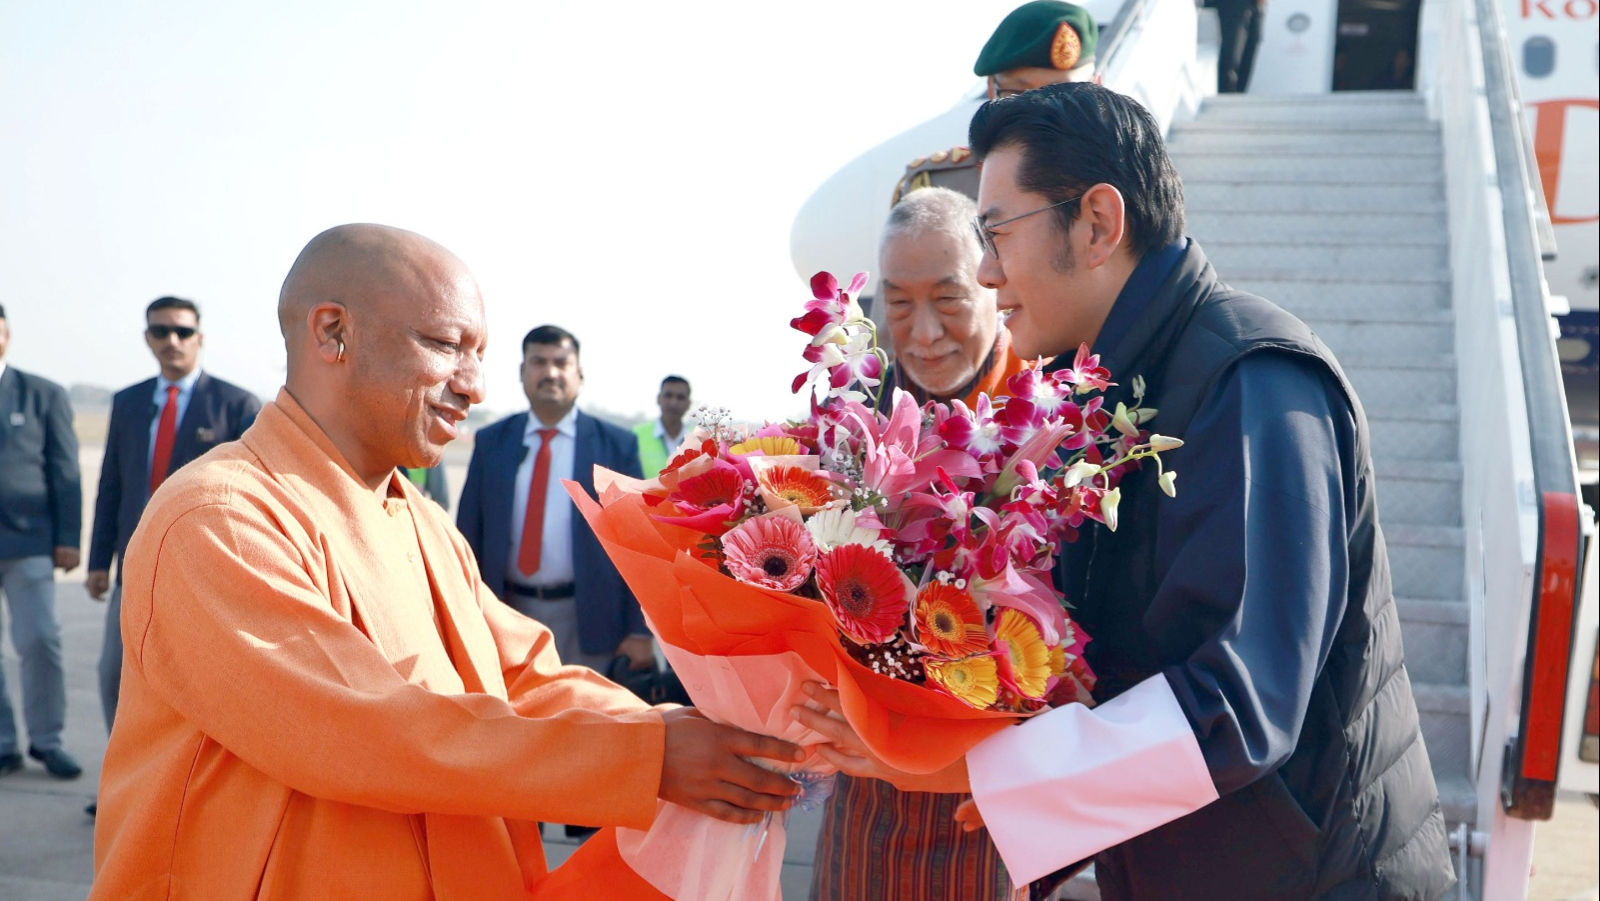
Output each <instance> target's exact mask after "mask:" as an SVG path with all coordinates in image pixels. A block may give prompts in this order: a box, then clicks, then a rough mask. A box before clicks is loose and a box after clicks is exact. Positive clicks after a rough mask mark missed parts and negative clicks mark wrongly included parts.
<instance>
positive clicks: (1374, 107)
mask: <svg viewBox="0 0 1600 901" xmlns="http://www.w3.org/2000/svg"><path fill="white" fill-rule="evenodd" d="M1168 146H1169V149H1170V152H1171V155H1172V159H1173V163H1174V165H1176V167H1177V169H1178V172H1179V174H1180V175H1181V176H1182V177H1183V186H1184V196H1185V199H1186V201H1187V208H1188V232H1189V234H1190V235H1191V236H1193V237H1194V239H1195V240H1196V241H1198V242H1199V244H1200V245H1201V246H1202V247H1203V248H1204V249H1205V252H1206V254H1207V255H1208V256H1209V257H1210V259H1211V262H1212V264H1213V265H1214V266H1215V267H1216V270H1217V272H1218V273H1219V274H1220V276H1221V277H1222V279H1223V280H1224V281H1226V282H1228V283H1229V284H1231V285H1233V286H1234V287H1236V288H1239V289H1241V290H1244V291H1249V292H1251V293H1254V294H1259V295H1261V296H1262V297H1266V298H1268V299H1269V300H1272V301H1273V302H1275V303H1277V304H1278V305H1280V306H1282V307H1284V308H1285V309H1287V310H1288V311H1289V312H1291V313H1293V314H1295V315H1296V316H1298V317H1300V318H1301V319H1302V320H1304V321H1305V322H1306V323H1307V324H1309V325H1310V326H1311V328H1312V329H1313V330H1314V331H1315V332H1316V333H1317V335H1318V336H1320V337H1321V338H1322V340H1323V341H1324V342H1325V343H1326V344H1327V345H1328V346H1329V347H1330V348H1332V350H1333V352H1334V354H1335V356H1337V358H1338V360H1339V363H1340V365H1341V366H1342V367H1343V368H1344V370H1345V372H1346V374H1347V375H1348V376H1349V378H1350V380H1351V382H1352V383H1353V384H1354V386H1355V389H1356V392H1357V394H1358V395H1359V396H1360V398H1361V403H1362V405H1363V406H1364V407H1365V408H1366V414H1367V421H1368V424H1369V426H1370V431H1371V436H1372V455H1373V464H1374V466H1375V468H1376V470H1377V475H1378V511H1379V513H1378V515H1379V522H1380V523H1381V525H1382V528H1383V533H1384V537H1385V539H1386V540H1387V542H1388V548H1389V557H1390V562H1391V566H1392V570H1393V579H1394V591H1395V595H1396V597H1397V599H1398V602H1399V606H1400V619H1401V623H1402V633H1403V638H1404V642H1405V650H1406V666H1407V669H1408V670H1409V671H1410V676H1411V680H1412V689H1413V692H1414V693H1415V695H1416V699H1417V706H1418V708H1419V709H1420V712H1421V714H1422V725H1423V734H1424V737H1425V739H1426V741H1427V745H1428V753H1429V756H1430V757H1431V759H1432V762H1433V770H1434V776H1435V778H1436V780H1437V781H1438V783H1439V789H1440V794H1441V798H1442V800H1443V803H1444V808H1445V817H1446V819H1447V820H1448V821H1449V825H1450V826H1451V827H1452V828H1454V827H1455V826H1456V825H1457V824H1459V823H1463V822H1464V823H1468V824H1471V823H1473V822H1474V821H1475V820H1476V813H1475V800H1474V791H1473V787H1472V784H1471V781H1470V779H1469V772H1470V753H1469V748H1470V744H1471V729H1470V719H1469V708H1470V704H1469V693H1468V687H1467V654H1468V645H1469V640H1468V619H1469V617H1468V607H1467V604H1466V603H1465V602H1464V598H1465V593H1464V573H1465V560H1466V554H1465V550H1466V549H1465V538H1464V535H1465V532H1464V530H1463V528H1462V523H1461V518H1462V502H1461V482H1462V464H1461V449H1460V438H1459V429H1458V423H1459V419H1460V415H1459V406H1458V400H1457V360H1456V356H1455V338H1454V328H1455V326H1454V317H1453V314H1452V312H1451V273H1450V227H1449V222H1448V217H1447V214H1446V200H1445V186H1444V176H1443V169H1444V166H1443V162H1442V146H1441V138H1440V130H1439V126H1438V124H1437V123H1435V122H1431V121H1429V118H1428V114H1427V109H1426V107H1425V104H1424V102H1423V100H1422V99H1421V98H1420V97H1419V96H1418V95H1416V94H1415V93H1413V92H1410V91H1404V92H1377V93H1361V94H1351V93H1346V94H1326V95H1313V96H1281V95H1280V96H1272V95H1227V96H1214V97H1209V98H1207V99H1206V100H1205V101H1204V103H1203V104H1202V105H1201V107H1200V111H1199V114H1198V115H1197V116H1196V117H1195V118H1194V119H1192V120H1190V121H1188V122H1183V123H1177V124H1174V126H1173V128H1172V131H1171V134H1170V136H1169V142H1168Z"/></svg>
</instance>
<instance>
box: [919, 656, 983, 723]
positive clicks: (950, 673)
mask: <svg viewBox="0 0 1600 901" xmlns="http://www.w3.org/2000/svg"><path fill="white" fill-rule="evenodd" d="M922 668H923V671H924V672H926V673H927V674H928V681H930V682H932V683H934V684H935V685H937V686H939V687H940V688H942V689H944V690H945V691H947V692H949V693H950V694H951V695H952V696H953V697H955V698H956V699H958V700H960V701H964V702H966V703H967V704H970V705H971V706H973V707H976V708H978V709H979V710H984V709H987V708H989V707H993V706H994V702H995V701H996V700H998V699H999V697H1000V678H999V670H998V668H997V667H996V665H995V660H994V657H993V656H991V655H989V654H983V655H980V656H977V657H966V658H963V659H961V660H940V659H938V658H935V657H924V658H922Z"/></svg>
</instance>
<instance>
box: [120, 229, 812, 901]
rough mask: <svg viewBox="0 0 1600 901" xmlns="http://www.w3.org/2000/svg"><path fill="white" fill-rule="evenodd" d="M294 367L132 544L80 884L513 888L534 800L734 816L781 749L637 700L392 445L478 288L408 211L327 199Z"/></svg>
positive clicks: (474, 329) (378, 891) (286, 303)
mask: <svg viewBox="0 0 1600 901" xmlns="http://www.w3.org/2000/svg"><path fill="white" fill-rule="evenodd" d="M278 314H279V323H280V327H281V329H282V331H283V335H284V341H285V345H286V347H287V351H288V378H287V381H286V384H285V386H284V388H283V389H282V390H281V391H280V392H279V393H278V396H277V398H276V399H275V400H274V401H273V402H272V403H270V404H268V405H267V406H266V407H265V408H264V409H263V410H262V412H261V414H260V417H259V418H258V419H257V420H256V422H255V424H254V425H253V426H252V427H251V428H250V429H249V430H248V431H246V432H245V434H244V436H243V437H242V439H241V440H239V441H237V442H233V443H230V444H225V445H222V446H220V447H218V448H217V449H215V450H214V451H212V452H211V453H209V454H207V455H206V456H204V457H202V458H200V459H199V460H197V461H196V462H194V463H192V464H191V465H189V466H187V467H185V468H184V469H183V470H182V472H180V473H178V474H176V475H174V476H173V477H172V478H170V479H168V480H167V481H166V482H165V483H163V484H162V486H161V488H160V489H159V490H158V491H157V492H156V494H155V495H154V497H152V498H151V501H150V505H149V507H148V508H147V509H146V511H145V514H144V517H143V519H142V520H141V522H140V525H139V528H138V531H137V532H136V533H135V534H134V536H133V539H132V541H131V543H130V544H129V547H128V553H127V555H126V564H125V577H124V594H123V613H122V617H123V619H122V629H123V638H124V642H125V645H126V648H127V653H126V662H125V665H124V669H123V677H122V702H121V708H120V709H119V711H118V718H117V723H116V726H115V729H114V731H113V732H112V736H111V743H110V746H109V748H108V749H107V752H106V760H105V765H104V768H103V774H102V777H101V785H100V811H99V819H98V822H97V824H96V832H95V881H94V887H93V889H92V891H91V897H92V898H97V899H98V898H107V899H109V898H115V899H135V898H203V899H214V898H241V897H262V898H295V899H300V898H385V899H402V898H428V897H439V898H496V899H498V898H517V897H526V896H528V895H530V894H531V892H532V887H533V886H534V884H535V882H536V881H537V880H538V879H539V878H540V877H541V876H542V875H543V874H544V872H545V859H544V853H543V848H542V847H541V845H540V842H539V832H538V821H540V820H549V821H555V822H566V823H583V824H593V825H606V824H617V825H623V826H632V827H638V828H643V827H645V826H647V825H648V824H649V822H650V820H651V818H652V816H653V813H654V811H655V807H656V799H657V798H662V799H665V800H668V801H672V802H674V803H678V804H682V805H685V806H688V807H691V808H693V809H696V810H700V811H702V812H705V813H707V814H710V815H712V816H717V817H720V818H722V819H726V820H731V821H734V822H746V823H748V822H755V821H757V820H759V819H760V818H761V816H762V815H763V814H764V813H765V812H767V811H772V810H781V809H783V808H784V807H786V806H787V804H788V803H789V799H790V797H791V796H792V793H793V789H792V786H791V784H790V783H788V781H787V780H785V779H783V778H782V777H779V776H777V775H775V774H773V773H770V772H768V771H766V770H764V769H762V768H760V767H758V766H756V765H755V764H753V763H751V762H749V761H748V760H746V759H744V758H746V757H767V758H774V759H779V760H793V759H798V756H799V749H797V748H795V747H794V746H792V745H789V744H787V743H784V742H780V741H777V740H776V739H771V738H767V737H763V736H756V735H752V734H749V733H745V732H742V731H740V730H736V729H730V728H727V727H724V726H719V725H716V724H713V723H711V722H709V721H708V720H706V719H704V718H703V717H700V716H698V715H697V714H695V713H694V712H693V711H691V710H688V709H660V708H650V707H647V706H646V705H644V704H643V703H641V702H639V701H638V700H636V699H635V698H634V697H633V696H632V695H631V694H630V693H629V692H627V691H626V690H624V689H622V688H619V687H618V686H616V685H613V684H612V683H610V682H607V681H606V680H604V679H603V678H601V677H599V676H598V675H596V674H594V673H593V672H592V671H590V670H587V669H584V668H581V667H567V666H563V665H562V663H561V661H560V660H559V659H558V657H557V654H556V652H555V649H554V647H553V644H552V641H551V636H550V632H549V631H548V630H547V629H545V628H544V627H543V626H541V625H540V624H538V623H537V622H535V621H533V620H530V619H528V618H526V617H524V616H522V615H521V614H519V613H517V612H516V611H514V610H512V609H511V608H509V607H507V606H505V605H504V604H502V603H501V602H500V601H499V600H498V599H496V598H495V596H494V595H493V594H492V593H491V592H490V591H489V590H488V588H486V587H485V586H484V584H483V582H482V580H481V579H480V578H479V576H478V568H477V565H476V563H475V562H474V560H473V559H472V552H471V550H470V549H469V548H468V546H467V544H466V542H465V541H464V540H463V539H462V537H461V535H460V534H459V533H458V532H457V531H456V530H455V528H454V527H453V526H452V525H451V524H450V521H449V519H448V517H447V516H446V515H445V514H444V513H442V512H441V511H440V510H439V509H438V508H437V507H436V506H434V505H432V504H427V503H422V502H421V501H422V497H421V495H420V494H419V492H418V491H417V488H416V486H415V485H413V484H412V483H411V482H410V481H409V480H408V479H406V478H405V477H404V476H403V475H401V474H399V473H398V472H397V469H396V468H397V467H421V466H431V465H433V464H435V463H437V462H438V461H439V459H440V456H441V454H442V452H443V448H444V445H445V444H446V443H447V442H449V441H450V440H452V439H453V438H455V437H456V430H457V428H458V427H459V425H460V424H461V422H462V421H463V420H465V419H466V416H467V409H468V407H469V405H470V404H472V403H476V402H478V401H480V400H481V399H482V390H483V389H482V372H481V365H482V354H483V347H484V341H485V327H484V316H483V302H482V299H481V298H480V296H479V293H478V289H477V286H476V284H475V282H474V281H473V279H472V276H471V274H470V273H469V272H468V271H467V269H466V267H465V266H464V265H463V264H462V263H461V262H460V261H459V260H458V259H456V258H455V257H454V256H453V255H452V254H450V252H449V251H447V250H445V249H444V248H443V247H440V246H439V245H437V244H435V243H433V242H432V241H429V240H428V239H426V238H423V237H422V236H420V235H416V234H413V233H410V232H405V231H401V230H399V229H392V228H387V227H383V226H374V225H352V226H340V227H338V228H335V229H330V230H329V231H327V232H324V233H323V234H321V235H319V236H317V238H315V239H313V240H312V242H311V243H310V244H309V245H307V247H306V248H305V250H304V251H303V252H302V253H301V255H300V257H299V259H297V260H296V262H295V264H294V267H293V268H292V269H291V271H290V273H289V276H288V278H287V280H286V281H285V283H284V286H283V291H282V294H281V295H280V300H279V309H278Z"/></svg>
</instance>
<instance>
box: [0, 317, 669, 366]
mask: <svg viewBox="0 0 1600 901" xmlns="http://www.w3.org/2000/svg"><path fill="white" fill-rule="evenodd" d="M4 318H6V305H5V304H3V303H0V319H4ZM668 378H671V376H668Z"/></svg>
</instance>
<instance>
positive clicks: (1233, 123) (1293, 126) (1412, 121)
mask: <svg viewBox="0 0 1600 901" xmlns="http://www.w3.org/2000/svg"><path fill="white" fill-rule="evenodd" d="M1285 115H1287V114H1285ZM1230 131H1231V132H1237V133H1241V134H1248V135H1257V134H1271V133H1273V132H1295V133H1299V134H1319V135H1338V136H1340V137H1351V136H1354V137H1360V136H1364V135H1377V134H1408V135H1431V136H1434V137H1437V136H1438V134H1439V126H1438V124H1437V123H1434V122H1429V121H1428V120H1427V119H1425V118H1420V117H1419V118H1412V117H1409V116H1406V117H1402V118H1400V119H1394V120H1386V119H1377V120H1373V119H1367V118H1364V117H1356V116H1350V117H1341V116H1322V117H1316V118H1314V119H1312V120H1293V119H1264V120H1256V119H1253V118H1251V117H1249V116H1242V117H1213V116H1205V117H1202V118H1198V119H1191V120H1189V121H1188V122H1179V123H1177V124H1175V125H1173V126H1172V133H1173V134H1175V135H1179V134H1181V135H1190V134H1197V133H1202V132H1230Z"/></svg>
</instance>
